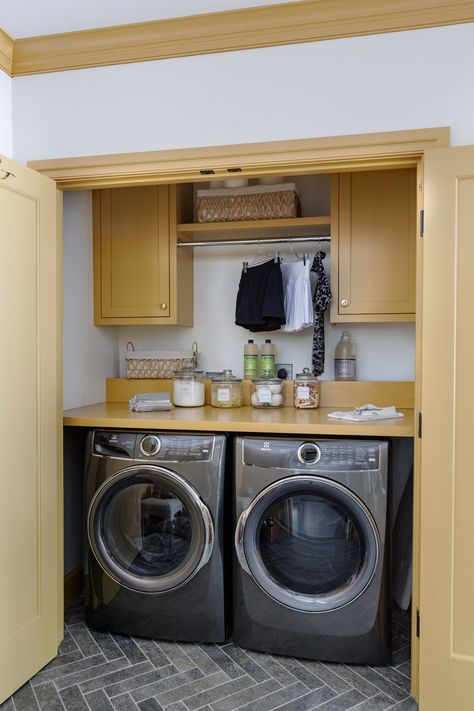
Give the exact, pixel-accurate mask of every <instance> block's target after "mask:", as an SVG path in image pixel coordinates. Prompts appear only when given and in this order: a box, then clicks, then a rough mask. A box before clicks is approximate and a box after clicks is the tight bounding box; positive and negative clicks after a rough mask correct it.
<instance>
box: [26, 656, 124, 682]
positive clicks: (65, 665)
mask: <svg viewBox="0 0 474 711" xmlns="http://www.w3.org/2000/svg"><path fill="white" fill-rule="evenodd" d="M92 656H94V657H99V656H101V657H103V656H104V655H103V654H100V655H99V654H93V655H92ZM85 659H92V657H82V659H75V660H74V661H73V662H68V663H67V664H61V665H59V666H58V667H52V668H51V669H47V670H46V671H55V670H56V669H58V670H60V669H64V668H65V667H67V666H69V664H77V662H82V661H84V660H85ZM111 661H115V659H113V660H111ZM107 663H108V662H107V660H106V659H105V657H104V662H102V664H107ZM98 666H100V664H91V665H90V667H86V668H85V669H79V670H78V671H75V672H71V671H70V672H68V673H67V674H60V675H59V676H58V677H57V679H63V678H65V677H66V676H69V675H70V674H78V673H79V671H86V670H87V669H93V668H94V667H98ZM43 671H45V668H44V667H43V669H41V670H40V671H39V672H36V674H35V676H38V674H41V673H42V672H43ZM33 680H34V677H33V676H32V677H31V679H29V682H30V684H31V686H32V687H35V686H43V684H47V683H48V681H56V679H45V680H44V681H40V682H38V683H37V684H32V683H31V682H32V681H33Z"/></svg>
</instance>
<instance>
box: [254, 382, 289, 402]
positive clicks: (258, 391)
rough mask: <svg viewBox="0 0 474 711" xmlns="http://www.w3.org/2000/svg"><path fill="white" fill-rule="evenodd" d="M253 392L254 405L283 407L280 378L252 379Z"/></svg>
mask: <svg viewBox="0 0 474 711" xmlns="http://www.w3.org/2000/svg"><path fill="white" fill-rule="evenodd" d="M252 386H253V388H252V389H253V392H252V395H251V397H250V404H251V405H252V407H281V406H282V405H283V395H282V384H281V381H280V380H279V379H278V378H256V379H255V380H252Z"/></svg>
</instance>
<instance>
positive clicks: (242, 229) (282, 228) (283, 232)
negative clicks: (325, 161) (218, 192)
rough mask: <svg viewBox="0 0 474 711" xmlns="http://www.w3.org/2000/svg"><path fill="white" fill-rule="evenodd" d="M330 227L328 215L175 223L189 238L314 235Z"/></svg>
mask: <svg viewBox="0 0 474 711" xmlns="http://www.w3.org/2000/svg"><path fill="white" fill-rule="evenodd" d="M330 231H331V217H330V216H329V215H323V216H321V217H290V218H286V219H279V220H248V221H247V220H242V221H239V222H195V223H193V224H181V225H178V233H179V235H180V237H185V238H186V239H187V240H189V241H198V240H202V239H206V240H213V239H215V240H220V239H225V238H228V239H231V238H232V237H236V236H237V234H238V235H239V236H241V237H242V238H244V239H252V238H255V239H258V238H259V237H260V238H262V239H263V238H269V237H317V236H319V235H321V236H326V235H328V234H330Z"/></svg>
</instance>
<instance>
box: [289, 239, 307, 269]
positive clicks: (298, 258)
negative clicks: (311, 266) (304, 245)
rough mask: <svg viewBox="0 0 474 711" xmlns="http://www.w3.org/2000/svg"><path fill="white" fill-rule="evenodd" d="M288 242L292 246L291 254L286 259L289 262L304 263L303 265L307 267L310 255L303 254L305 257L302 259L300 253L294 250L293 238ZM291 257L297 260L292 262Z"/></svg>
mask: <svg viewBox="0 0 474 711" xmlns="http://www.w3.org/2000/svg"><path fill="white" fill-rule="evenodd" d="M288 242H289V245H290V254H289V255H288V257H285V258H284V259H285V260H287V261H295V262H303V264H304V265H305V266H306V261H307V260H308V259H309V256H308V254H307V253H306V252H305V253H304V254H303V256H302V257H300V255H299V254H298V252H297V251H296V250H295V249H293V242H292V239H291V237H289V238H288ZM291 257H295V259H294V260H292V259H291Z"/></svg>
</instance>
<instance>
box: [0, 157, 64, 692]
mask: <svg viewBox="0 0 474 711" xmlns="http://www.w3.org/2000/svg"><path fill="white" fill-rule="evenodd" d="M60 205H61V200H60V194H59V193H58V192H57V191H56V186H55V183H54V182H53V181H52V180H49V179H48V178H45V177H43V176H41V175H40V174H39V173H35V172H34V171H32V170H29V169H28V168H25V167H23V166H20V165H17V164H15V163H13V161H10V160H9V159H7V158H1V160H0V216H1V220H0V222H1V225H0V239H1V255H2V258H1V259H0V332H1V335H2V350H1V355H0V392H1V398H0V422H1V427H0V449H1V451H2V453H3V460H2V461H3V463H2V467H1V473H0V486H1V496H0V561H1V564H2V576H1V584H0V702H2V701H3V700H5V698H6V697H8V696H9V695H10V694H11V693H12V692H13V691H15V690H16V689H17V688H18V687H20V686H21V685H22V684H23V683H24V682H26V681H27V680H28V679H29V678H30V677H31V676H32V675H33V674H35V673H36V672H37V671H38V670H39V669H40V668H41V667H43V666H44V665H45V664H46V663H47V662H49V661H50V660H51V659H52V658H53V657H54V656H55V655H56V652H57V646H58V644H59V641H60V638H61V637H62V629H63V592H62V590H63V560H62V536H63V533H62V467H61V463H62V451H61V447H62V418H61V417H60V415H61V414H62V390H61V383H62V359H61V354H62V349H61V345H60V344H61V343H62V339H61V337H60V336H61V333H60V324H61V323H62V318H61V304H62V290H61V284H62V282H61V272H62V252H61V248H60V241H59V234H58V231H59V230H58V227H57V225H59V224H61V223H60V222H59V221H58V217H60V215H59V212H60Z"/></svg>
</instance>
